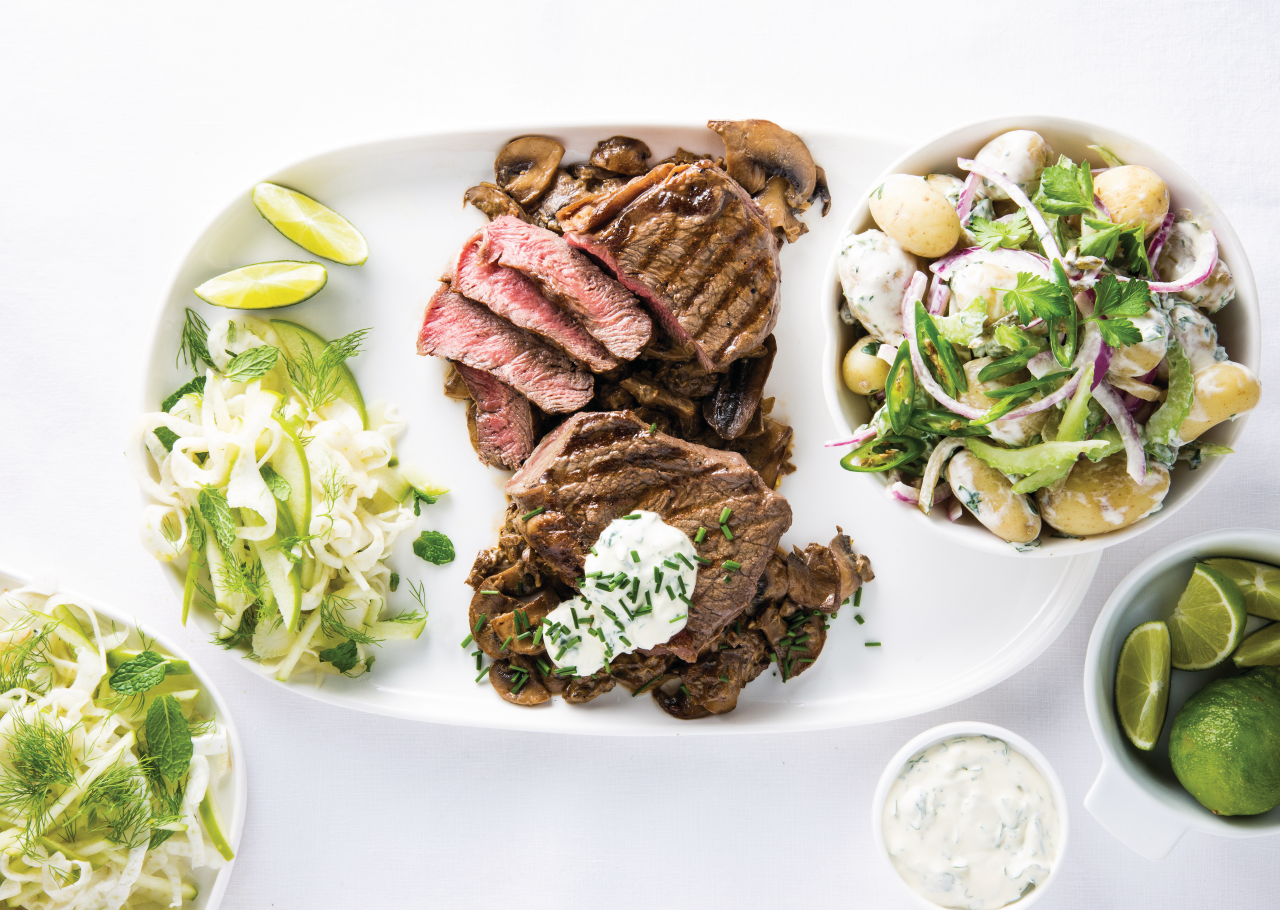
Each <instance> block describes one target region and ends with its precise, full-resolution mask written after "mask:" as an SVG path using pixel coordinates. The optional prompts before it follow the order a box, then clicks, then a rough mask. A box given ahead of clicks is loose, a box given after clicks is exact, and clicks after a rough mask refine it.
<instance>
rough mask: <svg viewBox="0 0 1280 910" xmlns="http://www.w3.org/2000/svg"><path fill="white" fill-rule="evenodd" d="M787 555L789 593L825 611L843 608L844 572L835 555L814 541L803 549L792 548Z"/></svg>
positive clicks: (790, 596)
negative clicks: (842, 581)
mask: <svg viewBox="0 0 1280 910" xmlns="http://www.w3.org/2000/svg"><path fill="white" fill-rule="evenodd" d="M791 550H792V552H791V553H790V554H788V556H787V577H788V584H787V596H788V597H789V598H791V599H792V600H793V601H795V602H796V603H797V604H800V605H801V606H805V607H816V608H817V609H819V610H822V611H823V612H825V613H832V612H834V611H835V610H838V609H839V608H840V597H839V594H840V588H841V580H842V579H841V573H840V567H839V566H838V565H837V563H836V558H835V556H833V555H832V553H831V551H830V550H829V549H827V548H826V547H824V546H822V544H817V543H811V544H809V546H807V547H805V548H804V550H803V552H802V551H801V550H800V548H799V547H792V548H791Z"/></svg>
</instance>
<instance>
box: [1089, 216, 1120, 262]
mask: <svg viewBox="0 0 1280 910" xmlns="http://www.w3.org/2000/svg"><path fill="white" fill-rule="evenodd" d="M1081 223H1082V224H1083V225H1084V226H1086V227H1088V228H1090V229H1091V230H1090V231H1089V232H1088V233H1085V234H1082V235H1081V236H1080V255H1081V256H1097V257H1098V258H1099V259H1110V258H1111V257H1112V256H1114V255H1115V254H1116V247H1117V246H1119V244H1120V235H1121V234H1123V233H1124V231H1125V227H1124V225H1123V224H1112V223H1111V222H1110V221H1100V220H1099V219H1097V218H1088V217H1085V218H1082V219H1081Z"/></svg>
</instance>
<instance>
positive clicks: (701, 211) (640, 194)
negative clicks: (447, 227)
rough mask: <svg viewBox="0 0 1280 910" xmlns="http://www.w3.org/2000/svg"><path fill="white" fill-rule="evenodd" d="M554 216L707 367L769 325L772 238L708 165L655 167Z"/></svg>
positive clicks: (756, 211) (762, 334) (774, 300)
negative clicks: (692, 348)
mask: <svg viewBox="0 0 1280 910" xmlns="http://www.w3.org/2000/svg"><path fill="white" fill-rule="evenodd" d="M559 217H560V224H561V226H562V227H563V228H564V229H565V231H566V232H567V233H566V234H565V239H566V240H567V241H568V242H569V243H571V244H572V245H574V246H576V247H578V248H579V249H583V250H586V251H587V252H588V253H590V254H591V255H592V256H593V257H595V258H596V259H597V260H599V261H600V262H602V263H604V265H605V267H606V268H607V269H609V270H610V271H611V272H613V274H614V275H615V276H617V278H618V280H619V281H621V282H622V283H623V284H625V285H626V286H627V287H628V288H630V289H631V290H633V291H635V292H636V293H637V294H639V295H640V296H641V297H643V298H644V299H645V300H647V301H649V304H650V306H651V309H652V310H653V312H654V313H655V314H656V316H657V318H658V321H659V322H660V323H661V324H662V327H663V328H664V329H666V331H667V332H668V333H669V334H670V335H671V336H672V337H673V338H674V340H675V341H676V342H677V344H679V343H684V342H692V343H693V345H694V346H695V349H696V353H697V356H698V359H699V360H700V361H701V362H702V363H703V364H704V365H705V366H706V367H707V368H708V369H711V370H717V371H718V370H722V369H724V368H725V367H726V366H727V365H728V364H730V363H732V362H733V361H734V360H736V359H738V358H739V357H741V356H742V355H744V354H747V353H749V352H750V351H753V350H755V349H756V348H757V347H758V346H759V345H760V343H761V342H762V341H764V339H765V338H766V337H767V336H768V334H769V333H770V332H772V331H773V327H774V325H775V323H777V321H778V284H779V271H778V241H777V239H776V238H775V237H774V235H773V231H772V230H771V229H770V227H769V221H768V219H767V218H766V217H765V215H764V213H763V212H762V211H761V210H760V207H759V206H757V205H756V203H755V202H754V201H753V200H752V199H751V197H750V196H748V195H747V193H746V191H744V190H743V189H742V187H740V186H738V184H737V183H735V182H734V181H733V180H732V179H731V178H730V177H729V175H728V174H726V173H725V172H724V171H722V170H721V169H720V168H718V167H716V166H715V165H714V164H712V163H711V162H710V161H698V162H695V163H693V164H666V165H662V166H659V167H655V168H654V169H653V170H652V171H650V172H649V173H648V174H645V175H644V176H643V177H637V178H636V179H635V180H632V181H631V182H630V183H628V184H627V185H626V186H624V187H622V188H621V189H619V190H617V191H616V192H614V193H613V194H612V196H611V197H609V198H607V199H600V198H598V197H597V198H592V199H587V200H583V201H582V202H581V203H579V204H577V205H571V206H568V207H566V208H564V209H561V211H560V215H559ZM511 220H512V221H516V222H517V223H519V221H518V219H515V218H513V219H511ZM495 223H496V222H495Z"/></svg>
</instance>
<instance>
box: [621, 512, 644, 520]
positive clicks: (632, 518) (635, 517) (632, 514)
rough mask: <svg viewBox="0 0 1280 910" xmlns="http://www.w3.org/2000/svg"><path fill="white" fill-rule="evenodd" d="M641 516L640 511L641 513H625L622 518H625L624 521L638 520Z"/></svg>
mask: <svg viewBox="0 0 1280 910" xmlns="http://www.w3.org/2000/svg"><path fill="white" fill-rule="evenodd" d="M639 517H640V513H639V512H632V513H631V514H630V515H623V516H622V520H623V521H635V520H636V519H637V518H639Z"/></svg>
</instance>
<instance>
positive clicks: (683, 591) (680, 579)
mask: <svg viewBox="0 0 1280 910" xmlns="http://www.w3.org/2000/svg"><path fill="white" fill-rule="evenodd" d="M676 584H678V585H679V586H680V593H681V594H684V593H685V590H684V579H683V578H681V577H680V576H678V575H677V576H676Z"/></svg>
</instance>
